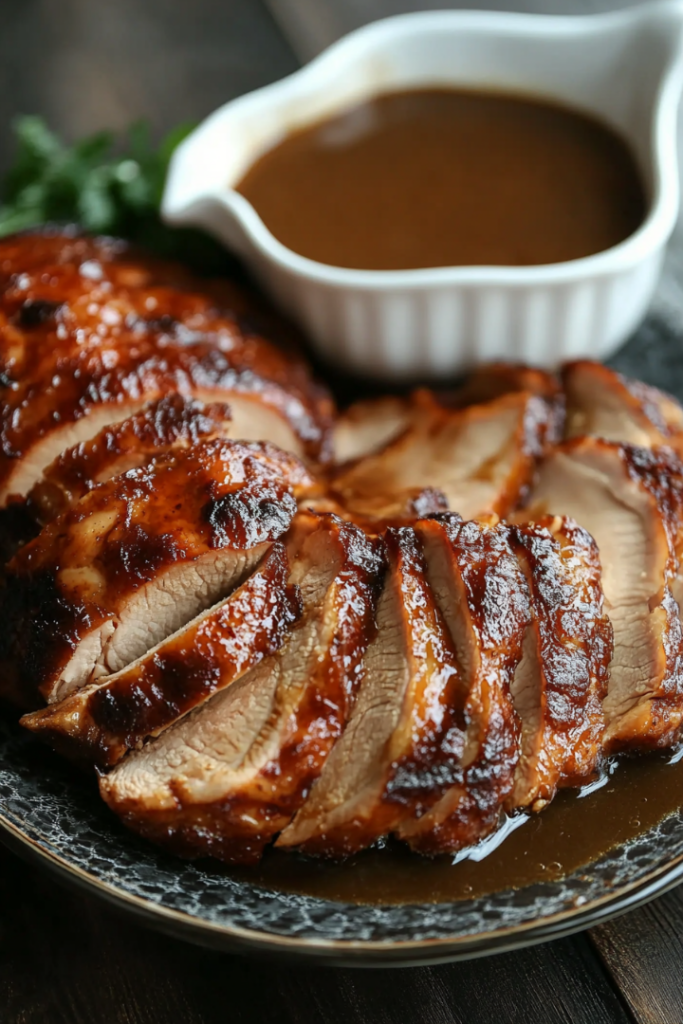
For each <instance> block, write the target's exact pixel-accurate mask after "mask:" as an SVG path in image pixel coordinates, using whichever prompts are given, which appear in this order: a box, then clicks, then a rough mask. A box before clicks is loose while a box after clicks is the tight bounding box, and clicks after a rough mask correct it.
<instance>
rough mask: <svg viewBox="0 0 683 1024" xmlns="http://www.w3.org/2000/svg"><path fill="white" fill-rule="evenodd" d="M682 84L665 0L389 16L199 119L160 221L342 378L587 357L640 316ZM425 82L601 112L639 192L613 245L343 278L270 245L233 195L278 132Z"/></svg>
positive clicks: (661, 222)
mask: <svg viewBox="0 0 683 1024" xmlns="http://www.w3.org/2000/svg"><path fill="white" fill-rule="evenodd" d="M682 83H683V0H665V2H661V3H659V2H655V3H650V4H646V5H645V6H643V7H639V8H636V9H631V10H627V11H618V12H616V13H612V14H606V15H593V16H589V17H549V16H538V15H520V14H500V13H483V12H471V11H439V12H429V13H420V14H408V15H403V16H400V17H396V18H390V19H388V20H386V21H380V22H375V23H374V24H372V25H369V26H368V27H366V28H362V29H360V30H359V31H357V32H354V33H352V34H351V35H349V36H347V37H346V38H345V39H343V40H341V41H340V42H339V43H337V44H335V45H334V46H332V47H330V49H329V50H327V51H326V52H325V53H323V54H322V55H321V56H320V57H318V58H317V59H316V60H314V61H313V62H312V63H311V64H309V65H308V66H307V67H305V68H304V69H302V70H301V71H298V72H296V73H295V74H293V75H291V76H289V77H288V78H286V79H283V80H282V81H280V82H277V83H275V84H274V85H271V86H267V87H266V88H264V89H259V90H258V91H257V92H253V93H250V94H249V95H247V96H243V97H241V98H240V99H237V100H234V101H233V102H231V103H228V104H226V106H224V107H221V108H220V109H219V110H217V111H216V112H215V113H214V114H212V115H211V116H210V117H209V118H208V119H207V120H206V121H204V122H203V124H201V125H200V126H199V127H198V128H197V129H196V131H194V132H193V133H192V134H191V135H190V136H189V137H188V139H187V140H186V141H185V142H184V143H183V144H182V146H181V147H180V148H179V149H178V151H177V152H176V154H175V156H174V158H173V161H172V164H171V168H170V173H169V177H168V182H167V185H166V191H165V194H164V199H163V214H164V216H165V218H166V219H167V221H169V222H171V223H173V224H182V225H195V226H198V227H202V228H204V229H206V230H207V231H209V232H211V233H212V234H213V235H215V236H216V237H218V238H219V239H221V240H222V241H223V242H225V244H226V245H227V246H228V247H229V248H231V249H233V250H234V251H236V252H237V253H238V254H240V255H241V256H242V257H243V258H244V259H245V260H246V262H247V263H248V265H249V266H250V267H251V268H252V270H253V271H254V273H255V274H256V276H257V277H258V278H259V279H260V281H261V282H262V284H263V286H264V287H265V289H266V290H267V291H268V292H269V293H270V294H271V295H272V296H273V298H274V299H275V300H276V302H278V303H279V304H280V305H281V306H282V307H283V308H284V309H285V310H286V311H287V312H288V313H290V314H291V315H292V316H293V317H294V318H295V319H296V320H298V321H299V323H300V324H301V325H302V326H303V327H304V328H305V330H306V331H307V332H308V334H309V336H310V338H311V341H312V342H313V344H314V345H315V346H316V347H317V349H318V350H319V351H320V352H321V353H322V354H323V355H324V356H325V357H326V358H327V359H329V360H331V361H333V362H336V363H338V364H340V365H342V366H344V367H346V368H347V369H351V370H353V371H355V372H358V373H363V374H368V375H373V376H378V377H384V378H387V379H389V378H393V379H401V378H403V379H409V378H415V377H421V378H427V377H432V378H438V377H442V376H444V375H451V374H455V373H458V372H461V371H464V370H466V369H468V368H469V367H471V366H472V365H474V364H477V363H482V362H486V361H489V360H494V359H507V360H523V361H525V362H529V363H533V364H536V365H540V366H547V367H552V366H555V365H557V363H559V362H560V361H561V360H564V359H571V358H577V357H580V356H591V357H594V358H601V357H605V356H608V355H609V354H610V353H611V352H613V351H614V350H615V349H616V348H617V346H618V345H619V344H621V342H622V341H624V339H625V338H626V337H627V336H628V335H629V333H630V332H631V331H632V330H633V329H634V328H635V327H636V326H637V324H638V322H639V321H640V320H641V319H642V317H643V315H644V313H645V311H646V309H647V307H648V304H649V303H650V300H651V298H652V294H653V291H654V288H655V286H656V282H657V278H658V275H659V271H660V268H661V263H662V259H663V255H664V249H665V245H666V242H667V239H668V238H669V236H670V234H671V232H672V230H673V227H674V225H675V222H676V217H677V213H678V205H679V185H678V162H677V146H676V125H677V118H676V114H677V109H678V101H679V96H680V92H681V85H682ZM425 86H468V87H482V88H495V89H510V90H515V91H517V92H520V91H521V92H525V93H529V94H540V95H543V96H546V97H552V98H556V99H558V100H561V101H564V102H566V103H568V104H571V105H573V106H575V107H577V108H580V109H583V110H586V111H588V112H592V113H594V114H596V115H598V116H599V117H601V118H603V119H604V120H605V121H606V122H608V123H609V124H611V125H613V126H614V127H616V128H617V129H619V130H620V131H621V132H622V133H623V134H624V135H625V136H626V137H627V138H628V140H629V141H630V143H631V146H632V148H633V150H634V151H635V154H636V157H637V159H638V162H639V165H640V168H641V172H642V175H643V178H644V180H645V183H646V187H647V189H648V193H649V199H650V202H649V212H648V214H647V217H646V219H645V221H644V222H643V224H642V225H641V227H640V228H639V229H638V230H637V231H636V232H635V233H634V234H633V235H631V236H630V237H629V238H627V239H626V240H625V241H624V242H622V243H620V244H619V245H616V246H614V247H613V248H611V249H608V250H606V251H604V252H601V253H598V254H597V255H593V256H589V257H586V258H584V259H577V260H571V261H569V262H565V263H556V264H550V265H543V266H534V267H492V266H479V267H439V268H436V269H427V270H400V271H364V270H349V269H344V268H342V267H334V266H327V265H326V264H322V263H317V262H315V261H314V260H310V259H307V258H305V257H303V256H299V255H298V254H297V253H295V252H293V251H292V250H291V249H288V248H287V247H285V246H284V245H282V244H281V243H280V242H278V240H277V239H276V238H275V237H274V236H273V235H272V234H271V233H270V231H269V230H268V228H267V227H266V226H265V224H264V223H263V221H262V220H261V218H260V217H259V215H258V214H257V213H256V211H255V209H254V208H253V207H252V206H251V204H250V203H249V202H248V201H247V200H246V199H245V198H244V197H243V196H241V195H239V194H238V193H237V192H235V191H234V189H233V187H232V186H233V185H234V184H236V183H237V182H238V181H239V179H240V177H241V176H242V175H243V173H244V172H245V171H246V170H247V168H248V167H249V166H250V165H251V164H252V163H253V162H254V161H255V160H256V159H257V158H258V156H259V155H260V154H261V153H263V152H264V151H265V150H266V149H268V148H270V147H272V146H273V145H274V144H275V143H277V142H278V140H280V139H281V138H282V137H283V136H285V135H286V134H287V133H288V132H291V131H292V130H293V129H296V128H300V127H302V126H305V125H307V124H310V123H312V122H315V121H319V120H322V119H324V118H326V117H329V116H330V115H332V114H334V113H337V112H339V111H340V110H342V109H344V108H346V107H348V106H350V105H353V104H355V103H358V102H359V101H362V100H363V99H364V98H366V97H368V96H372V95H375V94H377V93H382V92H388V91H393V90H400V89H408V88H411V87H425Z"/></svg>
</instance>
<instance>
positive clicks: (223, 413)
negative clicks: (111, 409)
mask: <svg viewBox="0 0 683 1024" xmlns="http://www.w3.org/2000/svg"><path fill="white" fill-rule="evenodd" d="M229 422H230V408H229V406H228V405H226V404H225V403H220V402H216V403H211V404H208V405H205V404H204V403H203V402H199V401H196V400H194V399H188V398H183V396H182V395H176V394H173V395H167V396H166V397H165V398H161V399H159V401H157V402H150V404H149V405H147V406H145V408H144V409H143V410H141V411H140V412H139V413H136V414H135V415H133V416H130V417H129V418H128V419H127V420H122V421H121V422H120V423H113V424H111V425H110V426H107V427H104V428H103V429H102V430H101V431H100V432H99V434H96V435H95V437H93V438H91V439H90V440H89V441H84V442H83V443H82V444H78V445H74V446H73V447H72V448H67V450H66V451H64V452H62V454H61V455H59V456H58V457H57V458H56V459H55V460H54V462H53V463H51V465H49V466H48V467H47V469H46V470H45V472H44V473H43V478H42V480H40V481H39V482H38V483H37V484H36V485H35V486H34V487H33V489H32V491H31V492H30V494H29V496H28V501H27V504H28V512H29V513H30V514H32V515H33V516H34V518H35V519H36V520H37V521H38V522H40V523H41V524H43V525H44V524H45V523H48V522H50V521H51V520H52V519H55V518H56V517H57V516H58V515H61V514H62V513H63V512H65V511H66V510H67V509H68V508H70V507H71V506H72V505H74V504H75V503H76V502H77V501H78V500H79V499H80V498H82V497H83V495H84V494H86V493H87V492H88V491H91V490H92V489H93V487H95V486H96V484H98V483H103V482H104V481H106V480H110V479H111V478H112V477H113V476H118V475H120V474H121V473H125V472H126V471H127V470H129V469H135V468H138V467H139V466H144V465H145V463H148V462H150V461H151V459H152V458H153V457H158V456H160V455H163V454H164V453H165V452H167V451H171V450H173V449H180V448H189V447H190V446H191V445H193V444H196V443H197V442H198V441H201V440H208V439H211V438H212V437H220V436H221V435H224V434H225V432H226V430H227V429H228V426H229Z"/></svg>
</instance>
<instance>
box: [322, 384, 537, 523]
mask: <svg viewBox="0 0 683 1024" xmlns="http://www.w3.org/2000/svg"><path fill="white" fill-rule="evenodd" d="M415 401H417V402H418V403H419V410H416V412H415V415H414V416H413V419H412V422H411V425H410V427H409V428H408V429H407V430H405V431H404V432H403V434H401V436H400V437H398V438H397V439H396V440H394V441H392V442H390V443H389V444H388V445H387V446H385V447H384V448H383V449H382V450H381V451H380V452H378V453H377V454H374V455H370V456H368V457H366V458H363V459H359V460H358V461H357V462H355V463H353V464H352V465H351V466H350V467H348V468H344V467H342V468H341V470H340V471H339V472H338V473H337V474H333V476H332V479H331V485H330V486H331V495H332V497H333V498H335V499H336V500H337V501H339V503H340V505H341V506H342V507H344V508H345V509H346V510H347V511H348V513H349V514H350V515H351V516H353V517H357V518H359V519H361V520H364V521H366V522H367V521H372V520H376V521H392V520H396V519H399V518H401V517H402V516H403V517H405V510H406V507H409V508H410V507H411V506H412V507H415V505H416V504H417V515H418V516H419V515H426V514H428V513H429V512H430V511H435V510H436V509H434V508H432V509H428V508H424V504H423V505H422V506H421V505H420V500H421V499H420V495H421V494H423V493H425V492H427V493H428V494H432V495H433V494H434V492H435V491H436V492H439V493H441V494H443V496H444V497H445V499H446V501H447V503H448V506H449V507H450V508H452V509H453V510H454V511H456V512H459V513H460V515H461V516H462V517H463V518H464V519H473V518H475V517H477V516H480V515H485V514H487V513H491V512H493V513H496V514H498V515H501V516H504V515H506V514H507V513H508V512H509V511H510V509H512V508H514V507H515V506H516V505H517V503H518V502H519V501H520V499H521V497H522V496H523V495H524V494H525V492H526V489H527V488H528V486H529V484H530V483H531V480H532V476H533V472H534V468H535V465H536V462H537V459H538V458H539V456H540V455H541V454H542V452H543V450H544V446H545V437H546V433H547V423H548V406H547V405H546V403H545V402H544V401H543V400H542V399H540V398H538V396H536V395H530V394H528V393H526V392H519V393H516V394H510V395H504V396H503V397H501V398H498V399H496V400H494V401H492V402H489V403H487V404H486V405H476V406H471V407H469V408H467V409H462V410H455V411H451V410H448V409H444V408H443V407H442V406H440V405H439V404H438V403H437V402H436V401H435V400H434V399H433V398H432V397H431V396H429V395H428V394H427V393H425V392H422V393H420V395H419V397H417V398H416V399H415ZM441 507H443V505H442V506H441ZM437 509H438V506H437Z"/></svg>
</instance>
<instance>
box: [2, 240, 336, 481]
mask: <svg viewBox="0 0 683 1024" xmlns="http://www.w3.org/2000/svg"><path fill="white" fill-rule="evenodd" d="M259 319H261V320H263V318H262V317H261V318H260V316H259V310H258V307H256V305H255V304H254V302H253V301H250V300H248V299H247V298H246V297H245V296H244V295H242V294H240V292H239V291H238V290H237V289H236V288H234V287H230V286H227V285H225V286H221V287H218V286H212V285H207V284H206V283H204V282H202V281H199V280H197V279H194V278H192V277H191V276H190V275H188V274H187V273H186V272H184V271H182V270H181V269H180V268H179V267H177V266H174V265H167V264H164V263H161V262H159V261H156V260H153V259H150V258H148V257H142V256H140V255H136V254H135V253H134V252H133V251H132V250H131V249H130V248H129V247H128V246H127V245H126V244H125V243H123V242H121V241H118V240H112V239H101V238H100V239H98V238H85V237H79V236H69V235H68V234H66V235H65V234H63V233H55V232H52V233H49V232H48V233H43V234H41V233H36V234H31V235H25V236H15V237H12V238H8V239H3V240H2V241H1V242H0V382H2V385H3V387H2V398H3V402H2V409H1V410H0V492H2V491H3V490H5V491H6V489H7V486H8V484H9V482H10V478H11V476H12V473H13V470H14V467H15V464H16V462H17V460H20V459H22V458H25V457H26V456H27V455H29V454H30V452H31V451H32V449H33V448H34V446H35V445H36V444H37V443H38V442H39V441H40V440H41V439H42V438H44V437H46V436H47V435H49V433H50V432H52V431H53V430H54V429H55V424H59V425H60V426H63V425H64V424H68V423H72V422H75V421H77V420H79V419H81V418H82V417H84V416H88V415H90V414H91V413H92V412H93V411H95V410H97V409H103V408H109V407H110V408H111V410H112V411H111V416H110V419H111V420H114V419H116V418H117V416H116V407H122V408H123V409H125V408H126V407H130V405H131V404H133V405H135V404H136V403H137V404H140V403H142V402H144V401H145V400H149V401H151V400H155V399H158V398H161V397H164V396H165V395H167V394H169V393H171V392H180V393H182V394H184V395H187V396H191V395H198V394H199V395H202V396H203V397H205V396H207V395H213V397H214V398H215V399H220V398H221V397H222V396H224V395H225V396H227V394H229V393H230V392H238V393H241V394H244V395H247V396H253V397H254V398H255V399H258V400H259V401H262V402H265V403H266V404H267V405H270V406H271V407H272V408H274V409H275V410H277V411H278V412H279V413H280V414H281V415H282V416H283V417H284V418H285V419H286V421H287V422H288V423H289V424H290V426H291V428H292V429H293V431H294V433H295V434H296V435H297V436H298V438H299V439H300V442H301V444H302V447H303V449H304V450H305V452H306V454H307V455H308V456H310V457H311V458H314V459H319V458H320V459H325V458H326V457H327V456H328V454H329V451H328V444H329V431H330V427H331V414H332V410H333V407H332V403H331V400H330V398H329V397H328V395H327V393H326V392H325V391H324V390H323V389H322V388H320V387H319V386H318V385H317V384H315V383H314V382H313V381H312V378H311V377H310V374H309V372H308V369H307V367H306V365H305V364H304V363H303V362H302V361H301V360H300V359H299V358H297V357H294V356H292V355H290V354H288V353H287V352H285V351H284V350H283V349H282V348H280V347H276V346H275V345H274V344H271V343H270V342H269V341H268V340H266V338H265V337H264V336H263V335H262V334H260V333H259V330H258V327H259ZM10 491H11V484H10Z"/></svg>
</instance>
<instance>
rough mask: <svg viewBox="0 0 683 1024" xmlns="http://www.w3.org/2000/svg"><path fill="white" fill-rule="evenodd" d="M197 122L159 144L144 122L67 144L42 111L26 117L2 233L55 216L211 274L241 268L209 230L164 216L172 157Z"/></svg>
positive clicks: (0, 214) (5, 193) (18, 125)
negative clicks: (180, 225) (40, 114)
mask: <svg viewBox="0 0 683 1024" xmlns="http://www.w3.org/2000/svg"><path fill="white" fill-rule="evenodd" d="M192 127H193V126H192V125H180V126H178V127H177V128H176V129H174V130H173V131H172V132H171V133H170V134H169V135H167V136H166V138H164V139H163V140H162V142H161V143H160V144H159V145H157V146H155V145H154V144H153V142H152V139H151V137H150V132H149V127H148V125H147V124H146V123H144V122H138V123H136V124H133V125H132V126H131V127H130V128H129V130H128V131H127V132H126V133H125V135H124V136H123V137H121V138H119V137H117V136H116V134H115V133H113V132H109V131H102V132H97V133H96V134H94V135H90V136H88V137H87V138H84V139H82V140H80V141H79V142H76V143H75V144H74V145H73V146H67V145H65V144H64V143H63V142H62V141H61V139H59V138H58V136H57V135H55V134H54V132H52V131H50V129H49V128H48V127H47V125H46V124H45V122H44V121H43V120H42V119H41V118H40V117H34V116H27V117H21V118H19V119H18V120H17V121H16V122H15V125H14V131H15V135H16V140H17V150H16V156H15V159H14V163H13V165H12V167H11V169H10V171H9V172H8V174H7V175H6V177H5V180H4V183H3V186H2V191H1V197H0V198H1V200H2V202H1V204H0V235H7V234H11V233H13V232H15V231H24V230H26V229H28V228H32V227H35V226H37V225H39V224H44V223H47V222H57V223H76V224H79V225H80V226H81V227H82V228H83V229H84V230H85V231H89V232H92V233H94V234H108V235H118V236H120V237H122V238H128V239H130V240H131V241H134V242H136V243H139V244H140V245H143V246H145V247H146V248H147V249H149V250H151V251H153V252H155V253H156V254H158V255H160V256H166V257H168V258H171V259H180V260H183V262H185V263H188V264H190V265H191V266H193V267H194V268H195V269H196V270H198V271H200V272H203V273H207V274H214V273H226V272H230V271H232V272H234V261H233V260H232V259H231V257H230V256H229V255H228V254H227V253H226V251H225V250H224V249H223V248H222V247H221V246H220V245H218V244H217V243H216V242H215V241H214V240H213V239H211V238H210V237H209V236H208V235H206V234H204V233H203V232H200V231H194V230H187V229H178V228H171V227H168V226H167V225H166V224H164V223H163V222H162V221H161V219H160V216H159V206H160V203H161V196H162V193H163V189H164V182H165V180H166V175H167V172H168V164H169V161H170V158H171V155H172V153H173V151H174V149H175V148H176V146H178V145H179V144H180V142H182V140H183V139H184V138H185V137H186V136H187V134H188V132H189V131H191V129H192Z"/></svg>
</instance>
